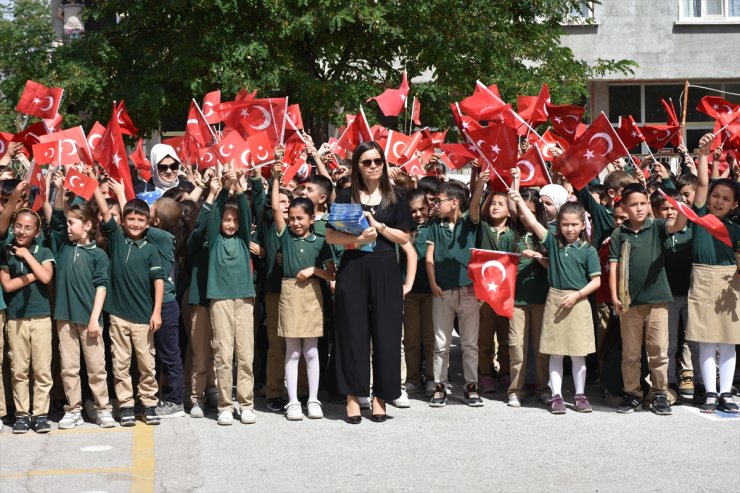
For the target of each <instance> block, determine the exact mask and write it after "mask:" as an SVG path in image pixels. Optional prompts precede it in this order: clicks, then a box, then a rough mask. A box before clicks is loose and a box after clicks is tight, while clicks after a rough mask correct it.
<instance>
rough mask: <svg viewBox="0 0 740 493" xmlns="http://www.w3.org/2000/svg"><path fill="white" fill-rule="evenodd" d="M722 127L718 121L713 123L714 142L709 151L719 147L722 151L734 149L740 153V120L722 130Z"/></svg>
mask: <svg viewBox="0 0 740 493" xmlns="http://www.w3.org/2000/svg"><path fill="white" fill-rule="evenodd" d="M722 128H723V125H722V123H720V122H719V120H718V121H716V122H714V130H713V131H712V133H714V140H713V141H712V146H711V149H712V150H714V149H715V148H716V147H717V146H719V145H721V146H722V148H723V149H725V150H727V149H734V150H736V151H740V120H736V121H734V122H732V123H730V124H729V125H728V126H727V127H726V128H725V129H724V130H722Z"/></svg>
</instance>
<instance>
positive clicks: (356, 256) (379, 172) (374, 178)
mask: <svg viewBox="0 0 740 493" xmlns="http://www.w3.org/2000/svg"><path fill="white" fill-rule="evenodd" d="M351 180H352V182H351V186H350V187H349V188H348V189H345V190H342V191H341V192H339V193H338V194H337V198H336V200H335V202H336V203H357V204H361V205H362V208H363V210H364V211H365V216H366V217H367V221H368V223H369V224H370V226H369V227H368V228H367V229H365V231H363V232H362V234H361V235H360V236H352V235H349V234H346V233H342V232H340V231H336V230H335V229H333V228H331V226H329V227H328V228H327V231H326V241H327V243H330V244H334V245H340V246H342V247H344V248H345V249H346V251H345V252H344V253H343V255H342V260H341V264H340V267H339V271H338V272H337V284H336V290H335V301H336V303H335V306H336V308H335V321H336V348H335V355H336V358H335V361H336V369H337V389H338V391H339V392H340V393H342V394H345V395H346V396H347V420H348V422H350V423H353V424H357V423H359V422H360V421H361V419H362V418H361V417H360V403H359V401H358V399H357V397H358V396H366V395H369V393H370V392H369V391H370V388H369V387H370V343H371V341H372V348H373V402H372V405H373V408H372V419H373V421H378V422H382V421H385V419H386V414H385V403H386V401H389V400H394V399H397V398H398V397H400V396H401V321H402V316H403V291H402V284H403V283H402V281H401V271H400V269H399V267H398V260H397V257H396V244H403V243H406V242H407V241H409V231H411V230H413V229H415V228H416V226H415V223H414V220H413V218H412V217H411V211H410V210H409V207H408V204H407V202H406V199H405V197H404V195H403V194H402V193H400V192H397V191H395V190H394V189H393V185H392V184H391V180H390V177H389V176H388V168H387V164H386V161H385V157H384V155H383V149H382V148H381V147H380V146H379V145H378V144H376V143H375V142H364V143H362V144H360V145H359V146H357V148H356V149H355V151H354V153H353V155H352V174H351ZM373 241H374V242H375V247H374V249H373V251H372V252H365V251H360V250H357V249H353V248H352V246H353V245H354V244H357V243H372V242H373Z"/></svg>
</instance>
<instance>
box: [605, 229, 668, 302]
mask: <svg viewBox="0 0 740 493" xmlns="http://www.w3.org/2000/svg"><path fill="white" fill-rule="evenodd" d="M668 236H669V234H668V231H667V222H666V220H665V219H653V218H650V217H649V218H647V219H646V220H645V224H643V225H642V228H640V230H639V231H633V230H632V229H630V227H629V222H625V223H624V224H623V225H622V226H621V227H619V228H617V229H615V230H614V232H613V233H612V236H611V240H610V243H609V261H610V262H619V257H620V252H621V249H622V242H624V241H628V242H629V243H630V244H631V248H630V259H629V262H630V268H629V293H630V300H631V302H630V304H631V305H652V304H657V303H670V302H671V301H673V296H672V295H671V287H670V286H669V285H668V277H667V276H666V269H665V256H664V254H663V253H664V251H665V242H666V240H667V239H668Z"/></svg>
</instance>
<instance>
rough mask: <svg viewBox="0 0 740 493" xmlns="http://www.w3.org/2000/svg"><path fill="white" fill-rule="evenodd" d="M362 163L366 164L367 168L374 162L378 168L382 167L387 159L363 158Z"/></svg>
mask: <svg viewBox="0 0 740 493" xmlns="http://www.w3.org/2000/svg"><path fill="white" fill-rule="evenodd" d="M360 164H361V165H362V166H364V167H365V168H369V167H370V166H372V165H373V164H374V165H375V166H377V167H378V168H380V167H381V166H383V165H384V164H385V161H384V160H383V159H381V158H375V159H363V160H362V161H360Z"/></svg>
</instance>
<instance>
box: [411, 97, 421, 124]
mask: <svg viewBox="0 0 740 493" xmlns="http://www.w3.org/2000/svg"><path fill="white" fill-rule="evenodd" d="M420 118H421V101H419V98H417V97H416V96H414V103H413V104H412V105H411V121H412V122H414V125H419V126H421V120H420Z"/></svg>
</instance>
